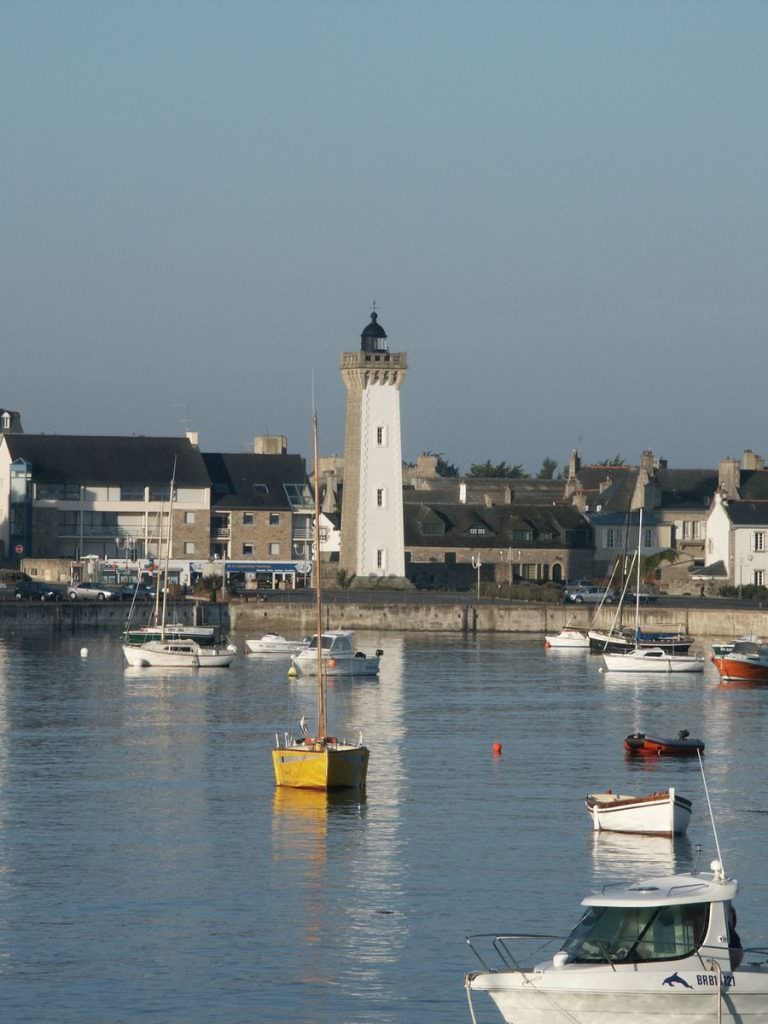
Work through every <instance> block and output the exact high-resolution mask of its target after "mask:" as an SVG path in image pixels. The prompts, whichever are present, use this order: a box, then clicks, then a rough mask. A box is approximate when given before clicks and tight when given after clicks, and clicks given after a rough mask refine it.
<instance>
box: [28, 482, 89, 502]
mask: <svg viewBox="0 0 768 1024" xmlns="http://www.w3.org/2000/svg"><path fill="white" fill-rule="evenodd" d="M37 497H38V499H39V500H40V501H79V500H80V484H38V485H37Z"/></svg>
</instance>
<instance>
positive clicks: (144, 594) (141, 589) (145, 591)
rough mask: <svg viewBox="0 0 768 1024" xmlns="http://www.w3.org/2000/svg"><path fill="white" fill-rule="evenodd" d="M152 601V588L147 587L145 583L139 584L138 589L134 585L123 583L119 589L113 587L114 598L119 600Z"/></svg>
mask: <svg viewBox="0 0 768 1024" xmlns="http://www.w3.org/2000/svg"><path fill="white" fill-rule="evenodd" d="M134 595H135V599H136V600H137V601H154V599H155V591H154V588H153V587H149V586H147V584H146V583H140V584H139V585H138V587H137V586H136V584H135V583H124V584H122V585H121V586H119V587H115V597H117V598H120V599H121V600H123V601H133V600H134Z"/></svg>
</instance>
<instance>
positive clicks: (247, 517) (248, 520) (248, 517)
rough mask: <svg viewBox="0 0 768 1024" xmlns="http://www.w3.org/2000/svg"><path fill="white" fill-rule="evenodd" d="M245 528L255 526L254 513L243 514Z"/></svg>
mask: <svg viewBox="0 0 768 1024" xmlns="http://www.w3.org/2000/svg"><path fill="white" fill-rule="evenodd" d="M243 526H253V512H243Z"/></svg>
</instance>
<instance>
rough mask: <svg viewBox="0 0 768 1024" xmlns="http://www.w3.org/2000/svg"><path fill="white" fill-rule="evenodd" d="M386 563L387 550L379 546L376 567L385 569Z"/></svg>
mask: <svg viewBox="0 0 768 1024" xmlns="http://www.w3.org/2000/svg"><path fill="white" fill-rule="evenodd" d="M385 564H386V552H385V551H384V548H379V549H378V550H377V552H376V568H377V569H383V568H384V566H385Z"/></svg>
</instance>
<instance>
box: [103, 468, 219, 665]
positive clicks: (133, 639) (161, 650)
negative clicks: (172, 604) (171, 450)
mask: <svg viewBox="0 0 768 1024" xmlns="http://www.w3.org/2000/svg"><path fill="white" fill-rule="evenodd" d="M175 490H176V464H175V462H174V467H173V474H172V475H171V484H170V488H169V496H168V536H167V540H166V553H165V562H164V566H163V587H162V595H163V599H162V602H159V596H160V589H159V588H158V590H157V592H156V595H155V602H156V603H155V619H156V620H157V619H158V618H159V623H157V622H156V625H154V626H151V627H143V628H141V629H137V630H131V629H126V631H125V633H124V634H123V641H124V642H123V656H124V658H125V660H126V662H127V664H128V665H129V666H130V667H131V668H227V667H228V666H229V665H231V664H232V661H233V660H234V657H235V655H236V654H237V648H236V647H233V646H232V645H231V644H226V645H225V644H221V645H218V644H216V642H215V631H214V630H213V628H211V627H205V626H204V627H198V626H179V625H173V626H169V625H168V622H167V619H168V561H169V559H170V552H171V541H172V537H173V498H174V492H175ZM158 603H159V604H160V609H159V611H158Z"/></svg>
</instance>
